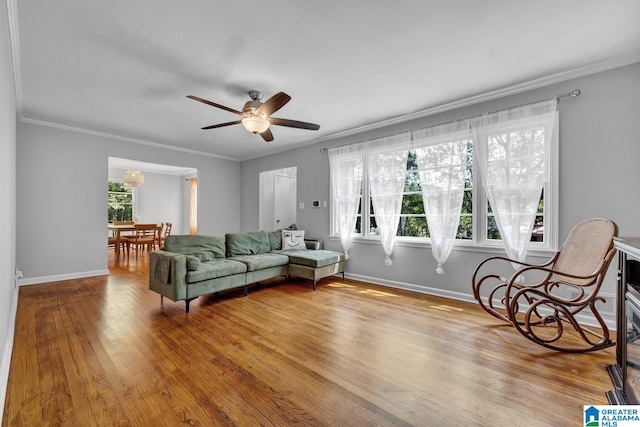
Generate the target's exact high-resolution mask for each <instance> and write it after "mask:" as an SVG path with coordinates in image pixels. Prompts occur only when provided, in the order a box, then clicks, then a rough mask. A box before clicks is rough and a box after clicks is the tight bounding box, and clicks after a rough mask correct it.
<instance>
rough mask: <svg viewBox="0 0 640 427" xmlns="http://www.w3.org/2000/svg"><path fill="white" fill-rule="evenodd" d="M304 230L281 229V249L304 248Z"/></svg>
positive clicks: (305, 247)
mask: <svg viewBox="0 0 640 427" xmlns="http://www.w3.org/2000/svg"><path fill="white" fill-rule="evenodd" d="M305 249H307V245H306V244H305V243H304V230H282V250H283V251H286V250H305Z"/></svg>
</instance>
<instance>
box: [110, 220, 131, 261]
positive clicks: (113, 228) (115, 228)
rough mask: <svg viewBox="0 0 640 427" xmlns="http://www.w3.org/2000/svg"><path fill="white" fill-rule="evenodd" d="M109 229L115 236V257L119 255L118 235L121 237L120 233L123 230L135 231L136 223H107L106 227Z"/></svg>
mask: <svg viewBox="0 0 640 427" xmlns="http://www.w3.org/2000/svg"><path fill="white" fill-rule="evenodd" d="M107 228H108V229H109V231H113V233H114V234H115V236H116V248H115V251H116V258H119V257H120V237H121V233H122V232H123V231H134V232H135V231H136V225H135V224H117V225H116V224H109V225H108V227H107Z"/></svg>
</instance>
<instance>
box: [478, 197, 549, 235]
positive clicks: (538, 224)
mask: <svg viewBox="0 0 640 427" xmlns="http://www.w3.org/2000/svg"><path fill="white" fill-rule="evenodd" d="M491 213H492V211H491V203H489V201H487V239H495V240H500V232H499V231H498V226H497V224H496V220H495V217H494V216H493V215H491ZM537 213H538V214H539V215H536V219H535V222H534V224H533V231H532V233H531V241H532V242H543V241H544V190H543V191H542V193H541V194H540V201H539V202H538V212H537Z"/></svg>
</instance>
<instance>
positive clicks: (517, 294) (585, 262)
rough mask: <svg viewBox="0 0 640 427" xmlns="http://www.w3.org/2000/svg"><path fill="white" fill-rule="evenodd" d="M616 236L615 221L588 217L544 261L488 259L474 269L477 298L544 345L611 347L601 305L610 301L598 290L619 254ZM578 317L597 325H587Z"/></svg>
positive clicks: (569, 348) (570, 348) (584, 348)
mask: <svg viewBox="0 0 640 427" xmlns="http://www.w3.org/2000/svg"><path fill="white" fill-rule="evenodd" d="M617 234H618V227H617V226H616V224H615V223H613V222H612V221H610V220H608V219H603V218H595V219H588V220H585V221H582V222H580V223H579V224H577V225H576V226H575V227H574V228H573V230H571V233H570V234H569V236H568V237H567V240H566V241H565V243H564V245H563V246H562V248H561V249H560V251H559V252H557V253H556V254H555V255H554V256H553V257H552V258H551V259H550V260H549V261H548V262H546V263H545V264H540V265H532V264H526V263H522V262H518V261H515V260H512V259H508V258H504V257H491V258H487V259H485V260H484V261H482V262H481V263H480V264H479V265H478V266H477V267H476V270H475V272H474V273H473V278H472V288H473V296H474V297H475V299H476V300H477V301H478V303H479V304H480V306H481V307H482V308H483V309H484V310H485V311H487V312H488V313H489V314H491V315H492V316H495V317H496V318H498V319H500V320H503V321H505V322H507V323H510V324H511V325H512V326H514V327H515V329H516V330H517V331H518V332H520V333H521V334H522V335H524V336H525V337H526V338H528V339H530V340H531V341H533V342H535V343H537V344H540V345H542V346H544V347H547V348H550V349H553V350H557V351H564V352H572V353H584V352H589V351H594V350H599V349H602V348H606V347H610V346H612V345H614V342H613V341H612V340H611V339H610V338H609V329H608V328H607V325H606V323H605V322H604V320H603V319H602V316H601V315H600V313H598V310H597V307H596V303H602V302H605V299H604V298H602V297H601V296H598V291H599V290H600V287H601V285H602V280H603V279H604V276H605V274H606V272H607V269H608V268H609V264H610V263H611V260H612V258H613V256H614V255H615V252H616V249H615V248H614V246H613V238H614V237H615V236H617ZM511 266H519V267H520V268H519V269H518V270H517V271H516V272H515V273H513V274H511V276H510V277H509V276H507V274H506V273H505V272H507V271H511V272H513V267H511ZM503 274H504V275H503ZM481 291H482V292H481ZM579 319H580V321H581V322H582V323H585V320H587V322H586V323H589V324H596V323H597V325H598V326H597V327H596V328H595V329H594V328H589V327H585V326H583V325H582V324H581V323H579V322H578V320H579ZM565 326H568V327H567V328H566V329H567V330H565ZM571 328H573V331H572V330H571ZM574 332H575V333H574Z"/></svg>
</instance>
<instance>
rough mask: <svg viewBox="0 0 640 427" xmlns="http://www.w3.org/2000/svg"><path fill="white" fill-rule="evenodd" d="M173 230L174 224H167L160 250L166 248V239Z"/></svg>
mask: <svg viewBox="0 0 640 427" xmlns="http://www.w3.org/2000/svg"><path fill="white" fill-rule="evenodd" d="M171 228H173V224H171V223H170V222H167V223H165V227H164V233H163V234H162V238H161V239H160V248H162V247H163V246H164V239H165V238H166V237H167V236H169V235H170V234H171Z"/></svg>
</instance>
